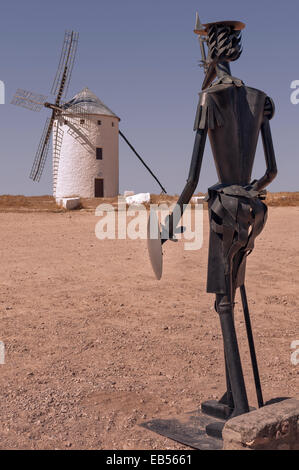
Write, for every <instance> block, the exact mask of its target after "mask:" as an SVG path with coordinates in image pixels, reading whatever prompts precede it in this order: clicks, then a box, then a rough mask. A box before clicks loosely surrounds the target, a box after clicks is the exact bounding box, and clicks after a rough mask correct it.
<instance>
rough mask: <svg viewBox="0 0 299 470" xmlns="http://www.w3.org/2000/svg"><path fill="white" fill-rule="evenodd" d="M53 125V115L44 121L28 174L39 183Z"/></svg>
mask: <svg viewBox="0 0 299 470" xmlns="http://www.w3.org/2000/svg"><path fill="white" fill-rule="evenodd" d="M53 123H54V117H53V115H52V116H51V117H50V118H48V119H47V120H46V124H45V127H44V130H43V133H42V137H41V140H40V142H39V145H38V149H37V152H36V155H35V159H34V162H33V166H32V169H31V173H30V178H31V179H32V180H33V181H39V180H40V177H41V174H42V171H43V169H44V166H45V163H46V159H47V155H48V152H49V145H50V136H51V131H52V127H53Z"/></svg>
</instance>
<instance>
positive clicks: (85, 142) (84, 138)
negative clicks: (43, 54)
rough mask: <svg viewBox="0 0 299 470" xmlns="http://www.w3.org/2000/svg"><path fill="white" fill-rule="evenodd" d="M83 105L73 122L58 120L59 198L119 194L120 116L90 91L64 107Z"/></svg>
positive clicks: (55, 179)
mask: <svg viewBox="0 0 299 470" xmlns="http://www.w3.org/2000/svg"><path fill="white" fill-rule="evenodd" d="M78 106H80V108H81V109H82V111H83V114H82V118H81V119H79V120H78V119H77V120H76V122H75V123H74V122H73V123H72V120H68V121H65V120H64V117H63V116H62V117H58V118H56V120H55V122H54V132H53V194H54V197H56V199H61V198H68V197H74V196H79V197H83V198H92V197H114V196H117V195H118V194H119V150H118V141H119V129H118V125H119V121H120V119H119V117H118V116H116V115H115V114H114V113H113V112H112V111H111V110H110V109H109V108H108V107H107V106H106V105H105V104H104V103H102V101H101V100H100V99H99V98H98V97H97V96H96V95H95V94H94V93H92V92H91V91H90V90H89V89H88V88H84V89H83V90H82V91H81V92H80V93H78V94H77V95H75V96H74V98H72V99H71V100H70V101H69V102H68V103H66V104H65V105H64V109H66V110H70V111H71V110H72V107H74V108H76V107H78Z"/></svg>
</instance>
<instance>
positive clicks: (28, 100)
mask: <svg viewBox="0 0 299 470" xmlns="http://www.w3.org/2000/svg"><path fill="white" fill-rule="evenodd" d="M78 38H79V33H77V32H75V31H66V32H65V36H64V41H63V45H62V51H61V55H60V60H59V64H58V69H57V72H56V75H55V78H54V82H53V85H52V88H51V94H52V95H53V96H55V100H54V103H50V102H48V101H47V96H45V95H41V94H37V93H33V92H30V91H26V90H23V89H18V90H17V91H16V93H15V95H14V97H13V99H12V101H11V103H12V104H15V105H17V106H21V107H24V108H27V109H30V110H31V111H40V110H41V109H42V108H44V107H45V108H48V109H50V110H51V111H52V114H51V115H50V117H48V118H47V120H46V123H45V126H44V130H43V132H42V136H41V139H40V142H39V145H38V148H37V152H36V155H35V158H34V162H33V165H32V169H31V172H30V178H31V179H32V180H33V181H39V180H40V178H41V175H42V172H43V169H44V167H45V163H46V159H47V156H48V153H49V147H50V138H51V135H52V133H53V140H54V141H53V180H54V181H53V183H54V194H55V179H56V177H57V172H58V166H59V159H60V150H61V145H62V139H63V129H62V127H63V128H65V127H66V126H67V128H68V133H69V134H70V135H71V136H72V137H74V139H76V140H77V141H78V142H79V143H80V144H81V145H85V146H86V143H87V142H88V136H87V135H86V134H85V132H84V131H85V130H86V129H88V128H89V126H90V125H92V120H90V119H89V116H88V112H86V110H85V109H84V106H81V105H80V103H77V104H74V105H71V106H69V104H68V103H65V101H63V99H64V100H65V98H66V95H67V91H68V88H69V84H70V79H71V75H72V71H73V66H74V61H75V56H76V51H77V46H78ZM59 124H63V126H62V127H60V126H59ZM53 131H54V132H53ZM119 135H120V136H121V137H122V138H123V139H124V141H125V142H126V143H127V144H128V145H129V147H130V148H131V150H132V151H133V152H134V153H135V155H136V156H137V158H138V159H139V160H140V161H141V163H142V164H143V165H144V166H145V168H146V169H147V170H148V171H149V172H150V174H151V175H152V176H153V178H154V179H155V181H156V182H157V183H158V184H159V186H160V188H161V190H162V192H164V193H166V190H165V189H164V187H163V186H162V185H161V183H160V181H159V180H158V178H157V177H156V176H155V175H154V173H153V172H152V171H151V169H150V168H149V167H148V165H147V164H146V163H145V162H144V160H143V159H142V158H141V156H140V155H139V154H138V153H137V151H136V150H135V148H134V147H133V146H132V145H131V144H130V142H129V141H128V139H127V138H126V137H125V136H124V134H123V133H122V132H121V131H120V130H119ZM89 144H90V143H89ZM90 150H91V151H93V150H94V148H93V146H92V144H90Z"/></svg>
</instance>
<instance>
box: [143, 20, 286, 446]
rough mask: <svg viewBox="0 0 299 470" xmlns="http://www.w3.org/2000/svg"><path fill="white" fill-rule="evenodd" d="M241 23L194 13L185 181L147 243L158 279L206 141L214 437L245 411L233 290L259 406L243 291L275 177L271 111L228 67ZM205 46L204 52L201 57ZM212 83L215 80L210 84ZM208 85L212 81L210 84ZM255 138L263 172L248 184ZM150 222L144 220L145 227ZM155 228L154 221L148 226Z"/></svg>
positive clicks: (206, 406) (205, 408)
mask: <svg viewBox="0 0 299 470" xmlns="http://www.w3.org/2000/svg"><path fill="white" fill-rule="evenodd" d="M244 27H245V25H244V23H241V22H238V21H220V22H215V23H208V24H204V25H203V24H201V22H200V20H199V17H198V14H197V15H196V26H195V30H194V32H195V33H196V34H198V35H199V41H200V46H201V53H202V61H201V65H202V66H203V67H204V70H205V77H204V81H203V85H202V92H201V93H200V94H199V103H198V108H197V113H196V118H195V124H194V131H195V132H196V135H195V143H194V149H193V154H192V159H191V166H190V171H189V176H188V180H187V183H186V185H185V188H184V190H183V192H182V194H181V196H180V197H179V199H178V201H177V207H178V208H179V210H175V211H174V212H173V213H171V214H170V216H169V217H168V219H167V220H166V223H165V226H164V227H163V228H162V231H161V242H160V241H159V239H156V240H151V239H149V240H148V247H149V253H150V259H151V262H152V266H153V268H154V271H155V272H156V273H158V276H157V277H158V278H159V277H160V276H161V265H162V263H161V256H162V255H161V253H162V250H160V251H159V250H158V248H157V246H158V244H159V243H161V244H162V245H163V244H164V243H165V242H166V241H167V240H168V239H172V240H173V239H175V233H176V232H177V231H181V229H180V228H178V224H179V221H180V218H181V216H182V213H183V211H184V209H185V207H186V205H187V204H188V203H189V201H190V199H191V196H192V195H193V193H194V191H195V189H196V187H197V184H198V180H199V175H200V170H201V165H202V158H203V154H204V149H205V143H206V137H207V135H208V136H209V140H210V143H211V148H212V152H213V156H214V161H215V166H216V170H217V174H218V178H219V181H218V183H217V184H215V185H214V186H212V187H211V188H209V190H208V197H207V200H208V208H209V221H210V240H209V259H208V281H207V292H210V293H214V294H215V295H216V300H215V310H216V312H217V313H218V314H219V319H220V325H221V329H222V336H223V344H224V357H225V369H226V383H227V387H226V388H227V390H226V392H225V394H224V395H223V397H222V398H221V399H220V400H219V401H218V402H217V401H207V402H205V403H203V404H202V408H201V409H202V412H203V413H205V414H206V415H210V416H212V417H215V418H218V419H217V420H215V422H213V420H212V422H209V424H208V425H207V426H206V433H207V434H208V435H210V436H213V437H215V438H221V436H222V429H223V426H224V423H225V420H226V419H228V418H232V417H234V416H237V415H240V414H243V413H246V412H248V411H249V405H248V399H247V393H246V388H245V383H244V376H243V371H242V365H241V359H240V354H239V347H238V342H237V336H236V331H235V325H234V300H235V294H236V290H237V288H240V291H241V298H242V304H243V309H244V315H245V324H246V329H247V335H248V341H249V347H250V354H251V360H252V366H253V373H254V380H255V385H256V392H257V399H258V404H259V406H263V397H262V391H261V384H260V379H259V373H258V366H257V360H256V354H255V348H254V342H253V335H252V330H251V324H250V318H249V310H248V304H247V298H246V290H245V268H246V259H247V256H248V255H249V254H250V253H251V252H252V250H253V247H254V241H255V238H256V237H257V236H258V235H259V234H260V232H261V231H262V229H263V227H264V225H265V222H266V218H267V207H266V205H265V204H264V202H263V199H264V198H265V190H264V188H265V187H266V186H267V185H268V184H269V183H271V181H272V180H273V179H274V178H275V176H276V174H277V169H276V161H275V154H274V149H273V143H272V137H271V131H270V125H269V120H270V119H271V118H272V117H273V115H274V104H273V101H272V100H271V98H269V97H268V96H267V95H266V94H265V93H264V92H262V91H260V90H257V89H255V88H250V87H248V86H246V85H245V84H244V83H243V81H242V80H240V79H239V78H236V77H234V76H232V74H231V70H230V62H232V61H235V60H237V59H238V58H239V57H240V55H241V52H242V49H241V30H242V29H243V28H244ZM205 44H206V45H207V47H208V56H207V57H206V52H205ZM215 79H216V80H215ZM214 80H215V81H214ZM260 132H261V136H262V141H263V147H264V153H265V160H266V172H265V174H264V175H263V176H262V177H261V178H260V179H258V180H254V181H251V173H252V168H253V163H254V158H255V153H256V146H257V141H258V136H259V133H260ZM152 223H153V219H152V217H150V219H149V226H150V225H151V224H152ZM154 223H155V222H154Z"/></svg>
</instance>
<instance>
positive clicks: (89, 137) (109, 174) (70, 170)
mask: <svg viewBox="0 0 299 470" xmlns="http://www.w3.org/2000/svg"><path fill="white" fill-rule="evenodd" d="M78 37H79V34H78V33H76V32H74V31H66V33H65V36H64V42H63V46H62V52H61V56H60V61H59V65H58V70H57V73H56V76H55V79H54V83H53V86H52V89H51V93H52V94H53V95H55V102H54V104H52V103H49V102H47V97H46V96H44V95H40V94H36V93H32V92H30V91H25V90H22V89H18V90H17V91H16V94H15V96H14V98H13V100H12V104H16V105H18V106H22V107H24V108H27V109H30V110H32V111H40V110H41V109H42V108H43V107H46V108H49V109H51V110H52V115H51V117H49V118H48V119H47V121H46V124H45V127H44V131H43V133H42V137H41V140H40V143H39V146H38V149H37V152H36V155H35V159H34V162H33V166H32V169H31V173H30V178H31V179H33V180H34V181H39V180H40V178H41V175H42V172H43V169H44V166H45V162H46V159H47V155H48V152H49V146H50V139H51V136H53V194H54V196H55V197H56V199H62V198H65V197H66V198H67V197H70V196H80V197H88V198H90V197H113V196H116V195H117V194H118V192H119V163H118V135H120V136H121V137H122V138H123V139H124V141H125V142H126V143H127V144H128V145H129V147H130V148H131V149H132V150H133V152H134V153H135V154H136V156H137V157H138V158H139V160H140V161H141V162H142V164H143V165H144V166H145V167H146V168H147V170H148V171H149V172H150V173H151V175H152V176H153V177H154V179H155V180H156V181H157V183H158V184H159V186H160V188H161V189H162V192H165V193H166V190H165V189H164V188H163V186H162V185H161V183H160V182H159V180H158V179H157V178H156V176H155V175H154V174H153V172H152V171H151V170H150V168H149V167H148V166H147V165H146V163H145V162H144V161H143V159H142V158H141V157H140V155H138V153H137V152H136V150H135V149H134V147H132V145H131V144H130V142H129V141H128V140H127V138H126V137H125V136H124V134H123V133H122V132H121V131H120V130H119V128H118V124H119V121H120V119H119V117H117V116H116V114H114V113H113V112H112V111H111V110H110V109H109V108H108V107H107V106H106V105H105V104H104V103H102V101H101V100H100V99H99V98H98V97H97V96H96V95H95V94H94V93H92V92H91V91H90V90H89V89H88V88H84V89H83V90H82V91H81V92H80V93H78V94H77V95H76V96H74V98H72V99H71V100H70V101H68V102H66V103H65V102H63V101H62V98H63V97H64V98H65V97H66V93H67V90H68V86H69V82H70V78H71V74H72V70H73V66H74V61H75V55H76V50H77V44H78ZM52 131H53V132H52Z"/></svg>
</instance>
